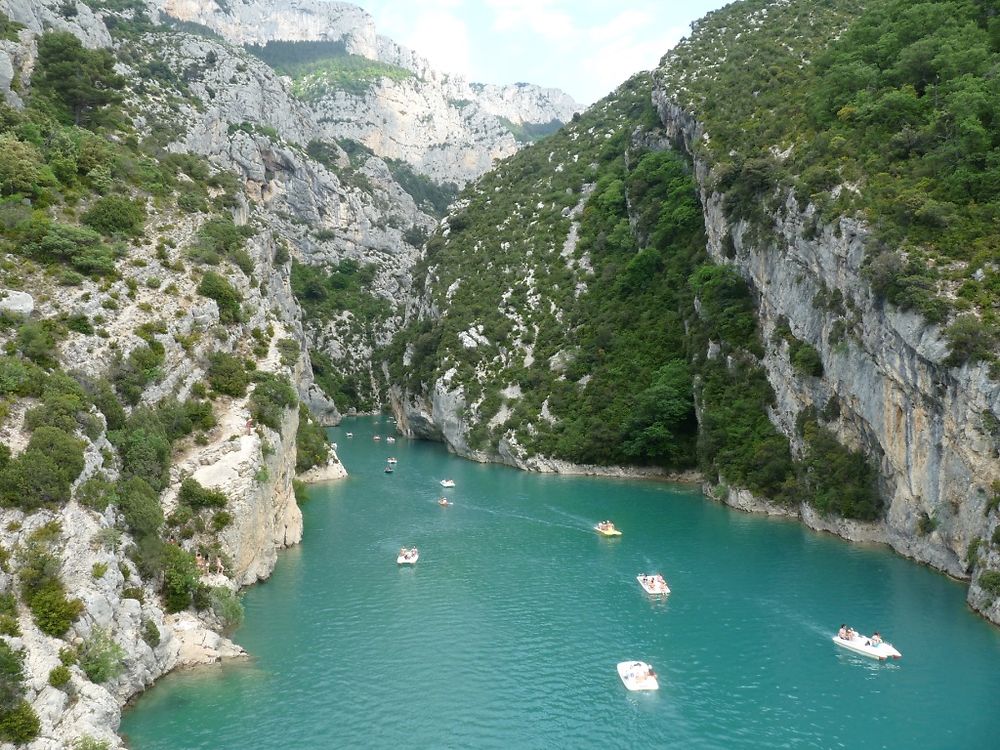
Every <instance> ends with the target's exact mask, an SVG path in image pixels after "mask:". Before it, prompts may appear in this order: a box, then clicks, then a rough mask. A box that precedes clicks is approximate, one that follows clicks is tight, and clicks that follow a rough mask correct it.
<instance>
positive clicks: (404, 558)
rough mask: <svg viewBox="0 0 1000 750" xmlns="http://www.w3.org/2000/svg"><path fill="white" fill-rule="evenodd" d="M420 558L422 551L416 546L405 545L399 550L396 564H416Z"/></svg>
mask: <svg viewBox="0 0 1000 750" xmlns="http://www.w3.org/2000/svg"><path fill="white" fill-rule="evenodd" d="M419 559H420V552H419V551H418V550H417V548H416V547H410V548H409V549H407V548H406V547H404V548H403V549H401V550H400V551H399V554H398V555H397V556H396V564H397V565H416V564H417V560H419Z"/></svg>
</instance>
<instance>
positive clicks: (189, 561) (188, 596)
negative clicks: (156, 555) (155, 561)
mask: <svg viewBox="0 0 1000 750" xmlns="http://www.w3.org/2000/svg"><path fill="white" fill-rule="evenodd" d="M198 577H199V574H198V566H197V565H196V564H195V560H194V555H192V554H191V553H190V552H186V551H184V550H183V549H181V548H180V547H178V546H177V545H175V544H167V545H164V546H163V598H164V604H165V607H166V611H167V612H180V611H181V610H184V609H187V608H188V607H189V606H191V602H192V596H193V594H194V591H195V589H196V588H197V586H198Z"/></svg>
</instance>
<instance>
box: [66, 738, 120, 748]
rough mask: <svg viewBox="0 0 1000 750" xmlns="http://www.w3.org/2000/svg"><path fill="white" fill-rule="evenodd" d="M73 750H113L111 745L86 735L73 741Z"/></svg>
mask: <svg viewBox="0 0 1000 750" xmlns="http://www.w3.org/2000/svg"><path fill="white" fill-rule="evenodd" d="M73 750H111V743H110V742H108V741H107V740H98V739H95V738H94V737H91V736H89V735H84V736H83V737H77V738H76V739H75V740H73Z"/></svg>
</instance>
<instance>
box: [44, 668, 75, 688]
mask: <svg viewBox="0 0 1000 750" xmlns="http://www.w3.org/2000/svg"><path fill="white" fill-rule="evenodd" d="M72 676H73V675H72V673H71V672H70V671H69V667H66V666H64V665H62V664H60V665H59V666H58V667H53V668H52V669H51V670H49V684H50V685H51V686H52V687H54V688H60V689H61V688H64V687H66V686H67V685H69V681H70V678H71V677H72Z"/></svg>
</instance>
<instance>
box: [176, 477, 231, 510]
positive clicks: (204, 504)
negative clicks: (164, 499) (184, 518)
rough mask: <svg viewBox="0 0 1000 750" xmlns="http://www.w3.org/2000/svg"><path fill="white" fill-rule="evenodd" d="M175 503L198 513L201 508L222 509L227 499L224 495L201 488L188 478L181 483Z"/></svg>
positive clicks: (195, 481)
mask: <svg viewBox="0 0 1000 750" xmlns="http://www.w3.org/2000/svg"><path fill="white" fill-rule="evenodd" d="M177 501H178V502H179V503H182V504H183V505H186V506H188V507H189V508H192V509H193V510H195V511H198V510H201V509H202V508H224V507H225V506H226V503H228V502H229V498H228V497H226V495H225V493H223V492H220V491H218V490H210V489H207V488H205V487H202V486H201V484H199V483H198V481H197V480H196V479H194V478H193V477H188V478H187V479H185V480H184V481H183V482H181V488H180V491H179V492H178V494H177Z"/></svg>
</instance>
